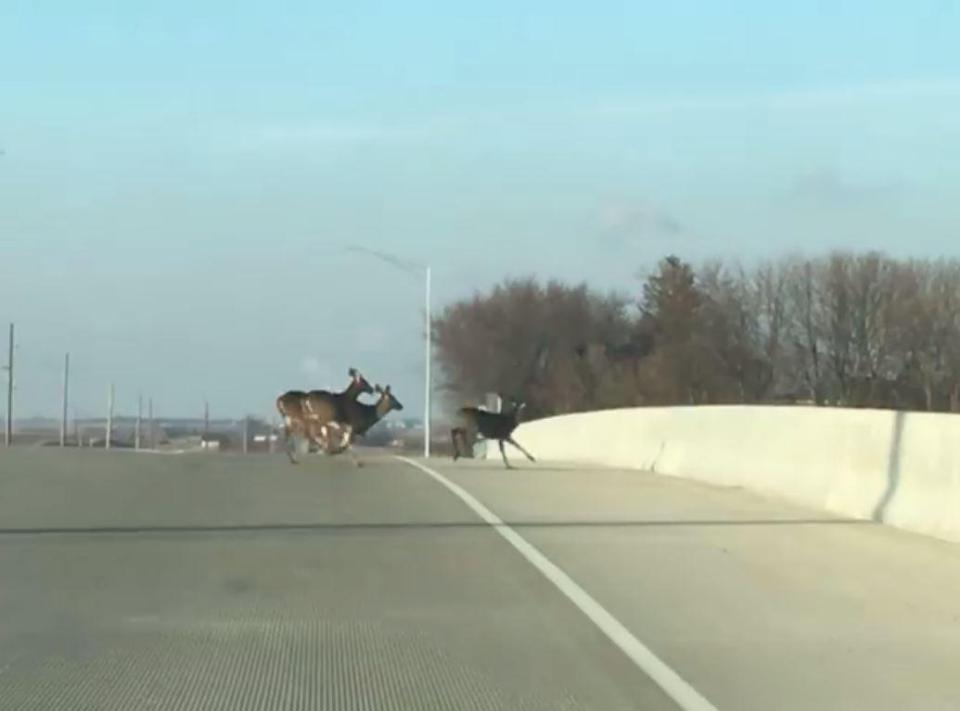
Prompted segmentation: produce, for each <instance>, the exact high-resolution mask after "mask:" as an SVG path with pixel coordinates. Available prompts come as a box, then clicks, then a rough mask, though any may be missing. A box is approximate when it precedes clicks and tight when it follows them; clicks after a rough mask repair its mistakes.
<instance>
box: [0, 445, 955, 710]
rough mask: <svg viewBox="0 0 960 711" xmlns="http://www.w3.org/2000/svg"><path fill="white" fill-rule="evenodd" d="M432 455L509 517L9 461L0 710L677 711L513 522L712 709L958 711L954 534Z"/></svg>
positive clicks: (369, 488)
mask: <svg viewBox="0 0 960 711" xmlns="http://www.w3.org/2000/svg"><path fill="white" fill-rule="evenodd" d="M428 466H429V467H430V468H431V469H432V470H433V471H435V472H436V473H437V474H439V475H440V476H441V477H443V478H445V479H446V480H447V481H449V482H451V483H452V484H453V485H455V486H459V487H461V489H462V491H463V493H464V494H465V495H466V496H472V497H473V498H475V499H476V501H477V502H478V503H479V504H480V505H482V506H485V507H486V509H488V510H489V512H490V513H491V515H494V516H497V517H499V518H500V519H502V520H503V521H504V522H505V523H506V526H503V527H498V528H494V527H492V526H491V525H490V524H489V523H488V522H487V521H485V520H483V518H481V517H480V516H478V514H477V512H476V511H475V510H473V509H471V508H470V507H469V506H468V505H467V504H465V503H464V501H463V500H462V499H461V498H459V497H458V496H457V495H456V494H455V493H453V492H451V490H450V489H449V488H448V487H447V486H446V485H444V484H443V483H442V482H440V481H438V479H436V478H434V477H433V476H431V475H429V474H427V473H426V472H424V471H421V470H420V469H418V468H416V467H415V466H412V465H410V464H408V463H404V462H401V461H398V460H396V459H393V458H390V457H387V456H371V457H368V458H367V459H366V466H365V467H363V468H361V469H354V468H353V467H352V466H351V465H350V464H349V462H348V461H347V460H346V459H344V458H342V457H341V458H335V459H328V458H323V457H314V458H311V459H308V460H307V461H306V462H305V463H304V464H302V465H300V466H299V467H294V466H290V465H289V464H287V462H286V460H285V459H284V458H283V457H282V456H281V455H278V456H275V457H269V456H249V457H242V456H229V455H219V454H198V455H182V456H175V455H148V454H133V453H129V452H112V453H104V452H94V451H85V452H67V453H61V452H58V451H55V450H28V449H21V450H17V449H14V450H11V451H0V709H17V710H20V709H44V710H46V709H71V710H72V709H229V710H231V711H232V710H234V709H262V708H269V709H371V710H379V709H411V710H418V711H419V710H426V709H551V710H552V709H600V710H607V709H661V708H662V709H675V708H678V704H677V703H676V702H674V701H673V700H671V698H670V697H669V696H668V694H667V693H666V692H665V691H664V690H663V689H662V688H661V686H660V685H658V682H657V681H655V680H654V678H655V677H656V674H654V675H653V677H654V678H652V677H651V675H650V673H648V672H649V669H645V668H644V667H643V665H642V664H641V665H640V666H638V664H637V663H635V658H634V657H632V656H630V654H629V653H628V651H629V650H628V651H625V645H624V644H623V643H622V640H621V642H620V643H619V644H618V643H617V642H616V641H615V640H613V639H611V638H610V637H609V636H608V635H607V634H605V633H604V632H603V631H601V629H600V627H598V626H597V624H596V623H595V621H594V620H592V619H591V618H590V617H588V614H589V613H590V612H591V609H590V608H589V605H587V606H586V607H585V606H584V604H583V603H579V604H578V603H575V602H574V601H573V600H571V598H570V597H569V595H568V593H569V591H567V592H566V593H565V592H564V591H563V590H562V589H561V588H560V587H558V585H557V583H556V581H554V580H550V579H548V578H547V577H546V576H545V575H544V573H543V572H542V571H541V570H538V569H537V568H536V567H535V565H534V564H532V563H531V561H530V560H529V559H528V558H526V557H524V555H523V554H522V553H521V552H520V550H518V548H517V547H516V546H517V545H519V544H515V543H511V542H510V540H508V539H507V538H506V537H505V535H506V534H505V533H504V531H508V532H510V535H516V534H518V535H519V536H520V537H521V539H520V540H521V542H522V543H523V544H527V543H528V544H530V545H532V546H533V549H535V553H536V554H537V555H539V554H542V556H545V560H547V561H549V562H550V563H552V564H555V565H556V566H557V568H558V569H559V570H560V571H562V572H561V573H560V575H565V576H567V577H568V579H569V580H570V581H572V583H571V584H573V585H579V587H580V588H582V590H583V591H584V593H585V594H586V595H588V596H589V597H590V599H591V601H592V603H593V604H596V605H597V606H598V607H599V608H600V609H602V611H603V612H604V613H607V614H608V615H609V616H610V619H612V620H613V621H614V622H615V623H616V624H618V625H620V626H622V629H623V630H624V632H625V634H626V635H627V636H628V637H630V638H632V639H634V640H636V641H638V643H642V645H644V646H645V648H646V649H647V650H649V652H650V653H651V654H652V655H655V657H656V658H657V659H658V660H659V661H660V662H662V663H663V664H664V665H665V667H667V668H668V669H670V670H672V672H675V673H676V674H677V675H678V678H680V679H681V680H683V681H684V682H686V683H687V684H688V685H689V687H690V688H691V689H692V690H694V691H695V692H697V693H699V694H700V695H702V697H703V698H705V699H706V700H708V701H709V702H710V703H712V704H713V705H715V706H716V707H717V708H720V709H765V710H766V709H773V708H776V709H859V708H863V709H903V708H911V709H928V708H930V709H935V708H943V709H955V708H958V707H960V675H958V674H957V669H958V668H960V666H958V664H960V661H958V660H960V546H956V545H954V544H948V543H942V542H939V541H935V540H931V539H927V538H923V537H920V536H914V535H910V534H905V533H902V532H898V531H894V530H891V529H887V528H884V527H881V526H876V525H872V524H867V523H861V522H850V521H842V520H838V519H834V518H831V517H829V516H825V515H822V514H819V513H816V512H810V511H804V510H799V509H796V508H793V507H789V506H785V505H783V504H781V503H778V502H775V501H771V500H767V499H764V498H761V497H757V496H754V495H751V494H748V493H745V492H743V491H739V490H732V489H719V488H713V487H707V486H702V485H698V484H693V483H689V482H684V481H680V480H676V479H669V478H665V477H658V476H652V475H646V474H642V473H637V472H622V471H615V470H596V471H583V470H574V469H572V468H569V467H564V466H552V465H549V464H538V465H535V466H532V465H531V466H527V467H525V468H523V469H520V470H517V471H512V472H506V471H503V470H502V469H500V468H499V467H497V466H496V465H495V464H492V465H491V464H487V463H482V462H460V463H458V464H457V465H453V464H451V463H450V462H449V461H445V460H439V461H436V460H435V461H431V462H430V463H429V465H428ZM626 646H627V647H628V646H629V645H626ZM661 681H662V680H661Z"/></svg>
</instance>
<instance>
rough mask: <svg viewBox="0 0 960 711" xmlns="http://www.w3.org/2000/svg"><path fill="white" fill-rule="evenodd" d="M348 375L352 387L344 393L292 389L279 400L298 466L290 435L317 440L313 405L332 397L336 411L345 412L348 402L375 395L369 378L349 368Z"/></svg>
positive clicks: (287, 442) (287, 439)
mask: <svg viewBox="0 0 960 711" xmlns="http://www.w3.org/2000/svg"><path fill="white" fill-rule="evenodd" d="M348 373H349V375H350V384H349V385H348V386H347V388H346V390H343V391H342V392H339V393H331V392H328V391H326V390H312V391H310V392H309V393H306V392H303V391H302V390H289V391H287V392H285V393H284V394H283V395H281V396H280V397H278V398H277V410H279V412H280V415H281V416H282V417H283V436H284V444H285V447H286V451H287V456H288V457H290V461H291V462H293V463H294V464H296V463H297V460H296V458H295V457H294V456H293V452H292V451H291V447H290V435H291V434H293V435H300V436H302V437H305V438H307V440H308V441H311V442H317V441H318V437H317V427H316V426H315V420H316V418H315V417H313V415H312V411H311V410H310V403H311V402H316V401H319V400H320V399H325V398H327V397H329V398H332V401H333V403H334V405H333V407H334V408H336V409H339V410H343V408H344V403H345V402H355V401H356V399H357V398H358V397H360V395H361V394H363V393H372V392H373V387H372V386H371V385H370V383H369V382H368V381H367V379H366V378H364V377H363V376H362V375H360V373H359V372H358V371H357V369H356V368H350V370H349V371H348Z"/></svg>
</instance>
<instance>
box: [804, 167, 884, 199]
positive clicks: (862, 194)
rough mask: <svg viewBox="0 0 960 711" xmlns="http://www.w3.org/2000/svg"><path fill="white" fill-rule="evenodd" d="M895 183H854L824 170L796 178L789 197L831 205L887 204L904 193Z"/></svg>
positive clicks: (831, 171)
mask: <svg viewBox="0 0 960 711" xmlns="http://www.w3.org/2000/svg"><path fill="white" fill-rule="evenodd" d="M901 189H902V186H900V185H898V184H896V183H866V182H854V181H851V180H849V179H847V178H844V177H843V176H841V175H839V174H838V173H837V172H835V171H833V170H829V169H821V170H817V171H813V172H809V173H804V174H802V175H800V176H798V177H797V178H796V180H794V182H793V184H792V185H791V186H790V188H789V190H788V196H789V197H790V198H792V199H794V200H796V201H798V202H802V203H806V204H810V205H817V206H821V207H830V208H846V207H856V206H860V205H866V204H886V203H887V202H888V201H889V200H890V199H892V198H895V197H896V196H897V195H898V194H899V193H900V192H901Z"/></svg>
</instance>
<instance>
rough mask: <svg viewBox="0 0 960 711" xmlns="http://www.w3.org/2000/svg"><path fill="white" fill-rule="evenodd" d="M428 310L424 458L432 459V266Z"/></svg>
mask: <svg viewBox="0 0 960 711" xmlns="http://www.w3.org/2000/svg"><path fill="white" fill-rule="evenodd" d="M426 292H427V294H426V309H425V310H424V313H425V316H426V322H427V323H426V326H427V332H426V353H425V358H426V364H425V366H426V367H425V369H424V385H423V456H424V458H426V459H429V458H430V394H431V390H432V389H433V388H431V387H430V362H431V361H432V355H433V354H432V352H431V349H432V347H433V344H432V339H433V334H432V333H431V332H432V330H433V328H432V327H433V324H432V323H431V318H430V266H429V265H428V266H427V289H426Z"/></svg>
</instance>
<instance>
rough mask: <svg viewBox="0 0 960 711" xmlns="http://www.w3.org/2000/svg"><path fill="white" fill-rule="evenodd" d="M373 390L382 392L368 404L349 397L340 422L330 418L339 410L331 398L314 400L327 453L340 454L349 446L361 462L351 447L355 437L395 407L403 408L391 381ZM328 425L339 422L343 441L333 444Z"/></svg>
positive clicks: (348, 448) (338, 427) (363, 432)
mask: <svg viewBox="0 0 960 711" xmlns="http://www.w3.org/2000/svg"><path fill="white" fill-rule="evenodd" d="M374 391H375V392H376V393H377V394H378V395H379V396H380V397H379V398H378V399H377V402H376V403H375V404H373V405H367V404H365V403H362V402H359V401H357V400H350V401H348V402H347V403H346V404H345V406H344V408H343V412H342V413H341V415H340V416H342V417H343V418H344V419H343V420H340V421H339V422H335V421H333V420H332V419H327V418H331V417H332V416H333V415H334V414H335V412H336V408H335V406H334V404H333V403H332V402H331V401H330V399H328V398H324V399H319V400H317V401H316V402H315V407H316V408H317V412H318V413H319V414H318V420H317V421H318V422H320V423H321V437H322V439H323V440H324V450H325V451H326V452H327V454H331V455H334V454H340V453H342V452H344V451H346V450H349V451H350V456H351V457H352V459H353V463H354V464H356V465H357V466H361V464H360V462H359V460H357V457H356V454H355V453H354V451H353V449H352V448H351V445H352V443H353V438H354V437H362V436H363V435H364V434H366V433H367V431H368V430H369V429H370V428H371V427H373V426H374V425H375V424H377V423H378V422H379V421H380V420H382V419H383V418H384V417H386V416H387V415H388V414H389V413H390V412H391V411H392V410H397V411H400V410H402V409H403V405H402V404H401V403H400V401H399V400H397V398H396V397H395V396H394V395H393V393H392V392H391V390H390V386H389V385H387V386H386V387H384V388H381V387H380V386H379V385H377V386H376V387H374ZM329 425H337V429H338V430H339V431H340V432H341V433H342V435H341V438H340V444H339V446H337V447H333V446H332V444H331V443H330V441H329V431H328V430H327V426H329Z"/></svg>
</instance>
